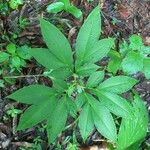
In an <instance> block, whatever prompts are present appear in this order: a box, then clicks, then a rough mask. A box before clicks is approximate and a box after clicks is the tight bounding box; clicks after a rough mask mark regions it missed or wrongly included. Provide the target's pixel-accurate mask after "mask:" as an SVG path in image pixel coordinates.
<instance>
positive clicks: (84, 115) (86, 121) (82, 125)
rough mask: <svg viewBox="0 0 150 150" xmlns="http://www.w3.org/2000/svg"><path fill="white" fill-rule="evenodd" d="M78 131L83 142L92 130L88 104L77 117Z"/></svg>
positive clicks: (92, 123)
mask: <svg viewBox="0 0 150 150" xmlns="http://www.w3.org/2000/svg"><path fill="white" fill-rule="evenodd" d="M79 129H80V133H81V136H82V138H83V140H84V141H85V140H86V139H87V137H88V136H89V135H90V133H91V132H92V130H93V129H94V122H93V118H92V113H91V108H90V105H89V104H86V105H85V106H84V107H83V109H82V111H81V114H80V117H79Z"/></svg>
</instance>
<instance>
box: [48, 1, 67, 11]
mask: <svg viewBox="0 0 150 150" xmlns="http://www.w3.org/2000/svg"><path fill="white" fill-rule="evenodd" d="M63 9H64V3H62V2H56V3H52V4H50V5H48V7H47V9H46V10H47V12H49V13H58V12H60V11H62V10H63Z"/></svg>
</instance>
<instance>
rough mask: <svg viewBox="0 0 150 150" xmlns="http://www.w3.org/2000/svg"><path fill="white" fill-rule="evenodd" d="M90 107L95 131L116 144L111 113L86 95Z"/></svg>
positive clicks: (114, 127) (115, 132) (90, 96)
mask: <svg viewBox="0 0 150 150" xmlns="http://www.w3.org/2000/svg"><path fill="white" fill-rule="evenodd" d="M86 97H87V99H88V102H89V103H90V105H91V110H92V116H93V120H94V124H95V127H96V129H97V130H98V131H99V132H100V133H101V134H102V135H103V136H104V137H106V138H108V139H109V140H111V141H113V142H116V139H117V131H116V126H115V123H114V120H113V117H112V115H111V113H110V112H109V111H108V109H107V108H106V107H105V106H104V105H102V104H101V103H100V102H99V101H98V100H96V99H95V98H94V97H93V96H92V95H89V94H87V95H86Z"/></svg>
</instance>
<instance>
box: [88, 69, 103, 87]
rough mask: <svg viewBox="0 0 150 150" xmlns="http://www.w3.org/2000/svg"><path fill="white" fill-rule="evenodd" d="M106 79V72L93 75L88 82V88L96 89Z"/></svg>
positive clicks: (97, 72)
mask: <svg viewBox="0 0 150 150" xmlns="http://www.w3.org/2000/svg"><path fill="white" fill-rule="evenodd" d="M103 79H104V71H96V72H94V73H92V74H91V75H90V77H89V79H88V81H87V84H86V86H87V87H95V86H97V85H98V84H99V83H100V82H101V81H102V80H103Z"/></svg>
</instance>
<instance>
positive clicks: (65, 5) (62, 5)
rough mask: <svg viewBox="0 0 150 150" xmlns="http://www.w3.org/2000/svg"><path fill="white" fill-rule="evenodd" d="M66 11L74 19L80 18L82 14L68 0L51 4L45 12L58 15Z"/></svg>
mask: <svg viewBox="0 0 150 150" xmlns="http://www.w3.org/2000/svg"><path fill="white" fill-rule="evenodd" d="M63 10H64V11H66V12H68V13H70V14H72V15H73V16H75V17H76V18H81V16H82V12H81V10H80V9H78V8H77V7H75V6H73V5H72V4H71V3H70V1H69V0H59V1H58V2H55V3H52V4H50V5H48V6H47V12H49V13H58V12H61V11H63Z"/></svg>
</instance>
